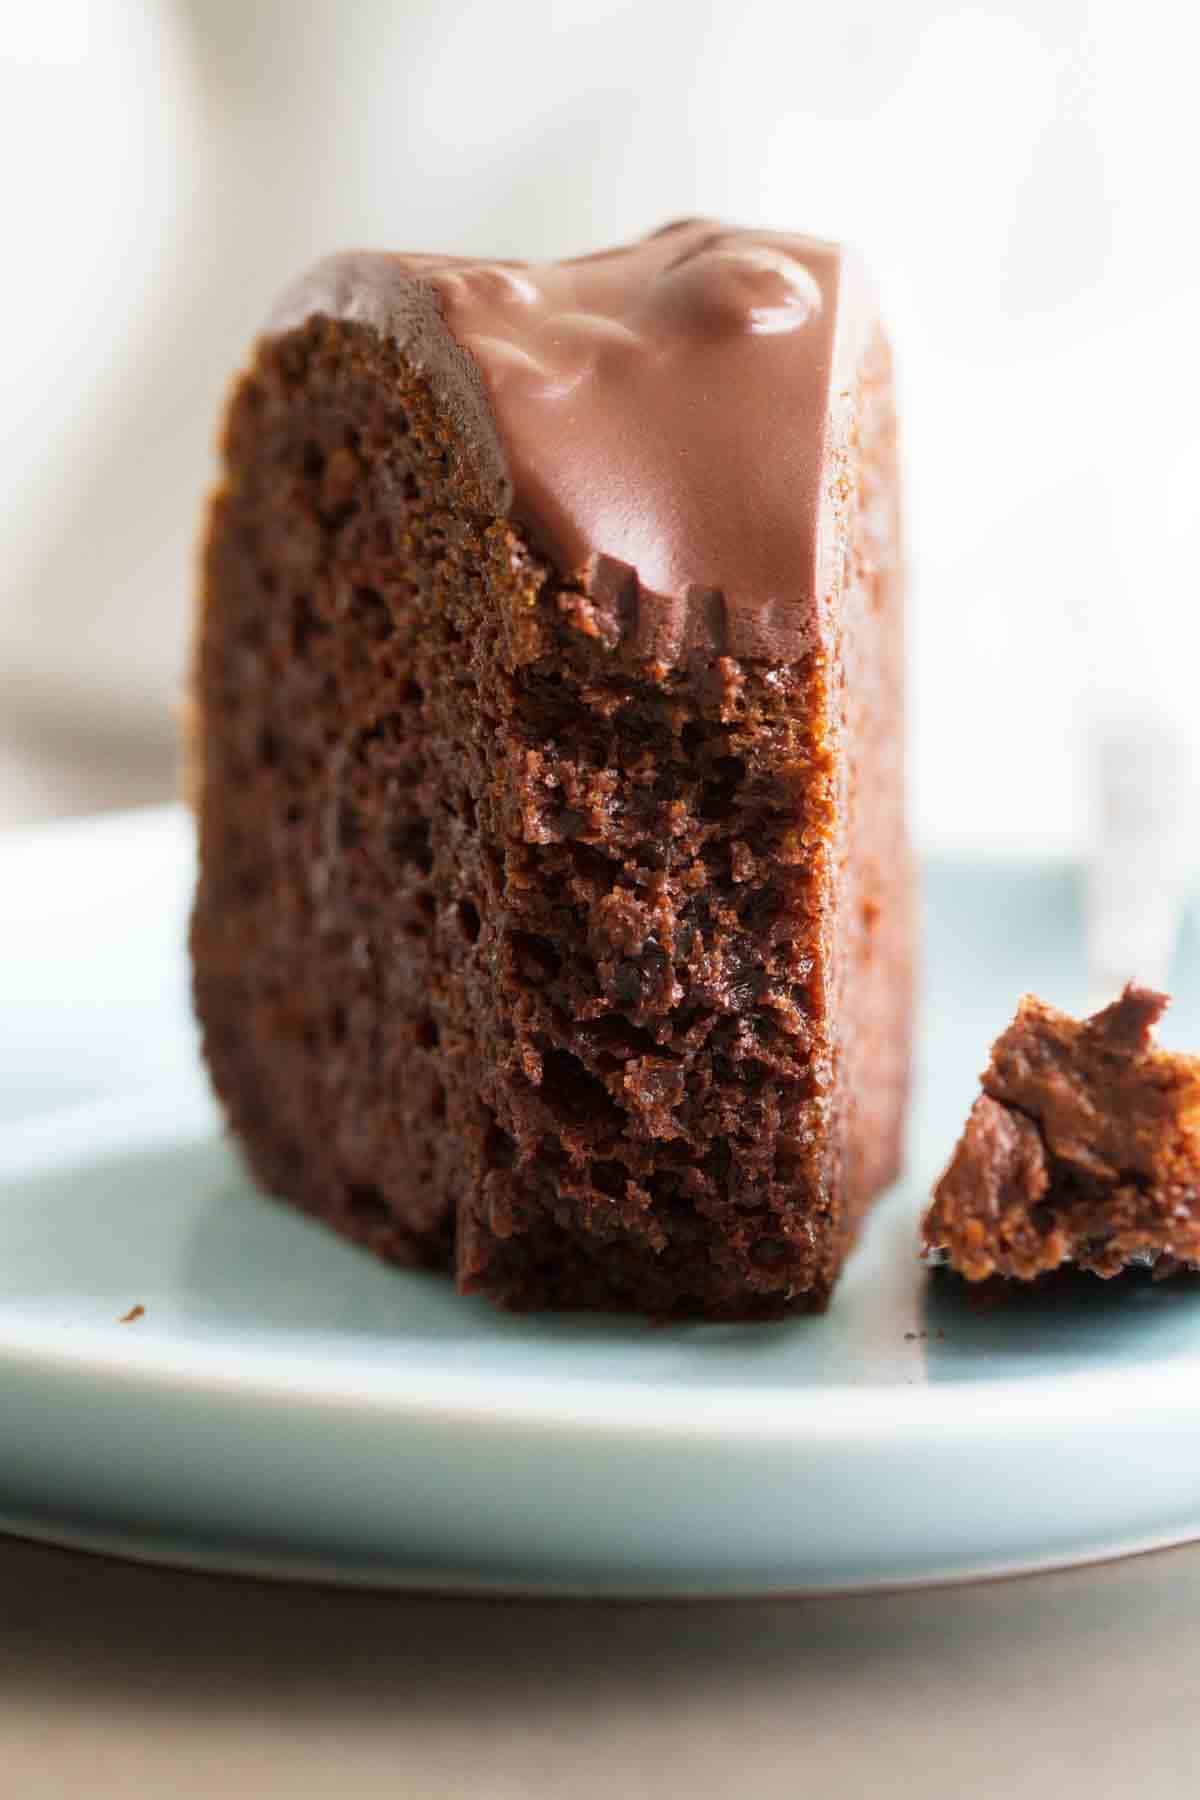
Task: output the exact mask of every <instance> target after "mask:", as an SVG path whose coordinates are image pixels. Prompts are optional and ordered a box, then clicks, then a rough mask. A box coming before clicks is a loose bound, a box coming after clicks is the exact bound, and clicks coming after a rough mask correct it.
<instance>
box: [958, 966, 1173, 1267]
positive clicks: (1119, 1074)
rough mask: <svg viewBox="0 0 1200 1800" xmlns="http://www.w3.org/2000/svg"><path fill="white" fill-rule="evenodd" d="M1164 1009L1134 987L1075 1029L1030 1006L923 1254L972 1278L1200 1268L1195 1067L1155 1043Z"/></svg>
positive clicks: (1033, 1002) (1008, 1039) (982, 1104)
mask: <svg viewBox="0 0 1200 1800" xmlns="http://www.w3.org/2000/svg"><path fill="white" fill-rule="evenodd" d="M1166 1004H1167V999H1166V996H1165V995H1164V994H1154V993H1151V992H1150V991H1149V990H1148V989H1146V988H1138V987H1132V986H1131V987H1127V988H1126V989H1125V992H1124V993H1123V994H1122V996H1121V998H1120V999H1119V1000H1116V1001H1114V1002H1113V1004H1112V1005H1111V1006H1107V1007H1105V1009H1104V1010H1103V1012H1098V1013H1096V1014H1094V1015H1093V1017H1092V1018H1090V1019H1084V1020H1083V1021H1082V1022H1080V1021H1078V1020H1076V1019H1071V1018H1069V1017H1068V1016H1067V1015H1066V1013H1060V1012H1056V1011H1055V1010H1054V1008H1053V1007H1052V1006H1047V1005H1046V1004H1045V1002H1044V1001H1041V1000H1038V999H1036V998H1035V997H1034V996H1033V995H1026V997H1025V998H1024V999H1023V1000H1022V1002H1021V1004H1020V1007H1019V1009H1018V1011H1017V1016H1016V1018H1015V1019H1014V1020H1013V1022H1012V1024H1011V1025H1010V1026H1009V1028H1008V1030H1007V1031H1006V1032H1005V1033H1004V1034H1003V1036H1002V1037H1000V1038H999V1039H998V1040H997V1042H996V1044H995V1045H994V1046H993V1049H992V1060H991V1062H990V1063H989V1065H988V1067H987V1069H986V1070H985V1071H984V1074H983V1078H982V1079H983V1093H982V1094H981V1095H980V1097H979V1099H978V1100H976V1102H975V1105H974V1107H973V1108H972V1110H971V1115H970V1117H969V1119H968V1120H967V1124H966V1129H965V1130H964V1132H963V1135H962V1137H961V1139H960V1140H959V1144H958V1148H957V1149H956V1150H955V1152H954V1157H953V1159H952V1161H951V1163H950V1166H949V1168H948V1169H947V1170H946V1173H945V1174H944V1175H943V1176H942V1179H941V1180H940V1181H939V1183H938V1185H937V1187H936V1188H935V1189H934V1196H933V1205H932V1206H931V1207H930V1209H929V1211H928V1213H927V1214H926V1217H925V1223H924V1238H925V1245H926V1248H927V1249H928V1250H930V1251H933V1252H937V1253H940V1254H941V1255H943V1256H944V1258H945V1259H946V1260H947V1261H949V1262H950V1263H951V1264H952V1266H953V1267H954V1268H956V1269H958V1270H959V1271H960V1272H961V1273H962V1274H963V1275H965V1276H966V1277H967V1279H968V1280H969V1281H983V1280H986V1279H987V1277H989V1276H991V1275H1004V1276H1010V1277H1015V1278H1016V1279H1018V1280H1021V1281H1032V1280H1033V1279H1034V1278H1035V1277H1036V1276H1038V1275H1041V1274H1044V1273H1045V1272H1046V1271H1047V1270H1049V1269H1056V1268H1057V1267H1058V1266H1059V1264H1060V1263H1065V1262H1071V1263H1076V1264H1078V1266H1079V1267H1080V1268H1083V1269H1091V1270H1093V1271H1094V1272H1095V1273H1096V1274H1097V1275H1104V1276H1109V1275H1115V1274H1117V1273H1118V1271H1119V1270H1121V1269H1123V1268H1125V1267H1126V1266H1127V1265H1128V1264H1129V1263H1131V1262H1142V1263H1144V1262H1152V1263H1154V1264H1155V1265H1156V1267H1157V1268H1158V1270H1159V1272H1160V1273H1168V1272H1169V1271H1170V1270H1172V1269H1174V1268H1176V1267H1178V1266H1179V1264H1181V1263H1193V1264H1194V1263H1200V1057H1195V1056H1179V1055H1176V1054H1174V1053H1172V1052H1170V1051H1167V1050H1161V1049H1159V1048H1158V1047H1157V1046H1156V1045H1155V1044H1154V1043H1153V1042H1152V1029H1153V1026H1154V1024H1155V1022H1156V1021H1157V1020H1158V1018H1159V1016H1160V1015H1161V1013H1162V1011H1163V1008H1164V1007H1165V1006H1166Z"/></svg>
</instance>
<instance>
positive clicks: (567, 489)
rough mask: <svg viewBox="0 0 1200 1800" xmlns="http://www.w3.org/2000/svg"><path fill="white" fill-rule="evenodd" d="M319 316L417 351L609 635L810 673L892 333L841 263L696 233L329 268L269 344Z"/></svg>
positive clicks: (493, 500) (480, 466)
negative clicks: (858, 452)
mask: <svg viewBox="0 0 1200 1800" xmlns="http://www.w3.org/2000/svg"><path fill="white" fill-rule="evenodd" d="M315 313H323V314H328V315H330V316H332V317H335V318H340V319H348V320H357V321H360V322H362V323H365V324H368V325H370V326H372V327H374V328H375V329H376V330H378V331H380V332H383V333H386V334H387V335H390V336H391V337H393V338H394V339H395V340H396V341H397V343H398V344H399V345H400V346H401V347H402V348H403V350H404V351H405V353H406V355H407V356H408V357H409V358H410V360H411V361H412V362H413V363H414V365H415V366H416V367H417V368H419V369H420V370H422V372H424V373H425V375H426V376H427V378H428V379H429V381H430V382H431V384H432V386H433V387H434V389H435V391H436V392H437V394H438V397H439V399H440V400H441V402H442V404H443V405H445V406H447V407H448V408H449V409H450V411H451V414H452V417H453V419H454V422H455V425H456V427H457V429H458V431H459V433H460V435H461V437H462V440H463V446H464V450H465V451H466V453H467V455H468V456H469V457H470V459H471V461H472V463H473V465H474V467H475V469H476V471H477V473H478V476H479V479H480V481H481V483H482V485H483V490H484V495H485V499H486V500H487V503H488V504H489V505H491V506H493V507H494V508H495V510H496V511H498V512H501V513H505V514H507V515H509V516H511V517H512V518H513V520H514V522H515V523H517V524H518V525H520V526H521V527H522V529H523V530H524V531H525V532H526V533H527V535H528V536H529V538H530V540H531V542H532V543H533V544H534V545H535V546H536V547H537V548H538V549H539V550H540V551H541V552H543V553H544V554H545V555H546V556H547V557H548V558H549V559H550V560H551V561H552V562H553V563H554V564H555V566H556V567H557V568H558V570H559V572H560V574H561V576H562V577H563V578H564V580H566V581H567V582H568V583H570V584H572V585H575V586H577V587H579V588H580V589H581V590H582V592H583V593H584V594H586V595H589V596H591V598H592V599H593V600H594V602H595V607H596V616H597V618H598V619H599V620H600V621H601V625H600V626H599V627H598V629H604V628H610V629H613V630H615V631H617V632H618V634H624V635H631V636H632V637H633V639H634V647H635V649H636V650H637V651H638V652H639V653H640V654H643V655H648V656H652V657H655V658H657V659H659V660H661V661H664V662H673V661H675V660H677V659H678V657H679V656H681V655H684V654H686V653H687V652H689V651H694V650H699V651H703V650H714V649H715V650H719V651H728V652H729V653H731V654H734V655H740V656H751V657H763V658H767V659H769V660H776V661H787V660H792V659H795V658H796V657H799V656H801V655H803V654H804V652H805V650H806V649H807V647H808V645H809V643H810V642H811V638H812V630H813V625H814V622H815V616H816V609H817V608H818V607H819V606H820V604H821V603H822V601H823V600H824V598H825V597H826V596H827V595H828V594H829V592H830V591H831V590H832V588H833V587H835V586H836V583H837V580H838V572H839V563H840V549H841V536H842V532H841V526H842V523H843V522H844V517H845V510H846V499H847V486H848V484H847V481H846V478H845V468H844V466H843V465H844V449H845V438H846V433H847V431H848V429H849V423H850V414H851V407H852V393H851V389H852V385H853V382H854V378H855V368H856V364H857V360H858V358H859V357H860V356H861V354H862V351H863V348H864V346H865V342H866V334H867V331H868V330H869V328H870V326H871V324H872V321H873V310H872V308H871V306H870V302H869V297H868V294H867V290H866V286H865V283H864V282H863V280H862V277H861V275H860V273H859V271H858V269H857V266H856V265H855V264H854V263H853V261H852V260H851V259H849V258H847V256H846V254H845V252H844V251H842V250H840V249H839V248H838V247H837V246H835V245H832V244H827V243H822V242H820V241H818V240H817V239H815V238H808V237H799V236H791V235H783V234H780V233H776V232H759V231H741V230H734V229H729V228H726V227H723V226H720V225H716V224H712V223H708V222H705V221H701V220H687V221H684V222H682V223H679V224H675V225H670V226H667V227H665V228H664V229H663V230H661V231H658V232H656V233H655V234H654V235H653V236H651V237H648V238H645V239H643V240H642V241H641V242H639V243H636V244H633V245H631V246H629V247H628V248H625V249H618V250H610V251H605V252H601V253H600V254H598V255H595V256H587V257H581V258H578V259H576V260H574V261H569V262H561V263H547V264H525V263H515V262H496V263H485V262H473V261H469V260H466V259H455V258H441V257H433V256H396V255H389V254H385V253H371V252H357V253H350V254H346V255H342V256H335V257H331V258H329V259H327V260H326V261H325V262H323V263H321V264H318V266H317V268H316V269H314V270H313V271H312V272H311V273H310V274H309V275H308V276H305V277H304V278H303V279H302V280H301V282H300V283H298V284H297V286H296V287H295V288H293V289H292V290H291V291H290V292H289V293H288V294H287V295H285V297H284V299H283V301H282V302H281V304H280V306H279V308H278V309H277V311H276V313H275V315H274V317H273V318H272V320H271V324H270V329H271V330H273V331H275V332H279V331H283V330H286V329H288V328H290V327H292V326H294V325H296V324H299V323H301V322H302V321H303V320H304V319H305V318H308V317H310V316H312V315H313V314H315Z"/></svg>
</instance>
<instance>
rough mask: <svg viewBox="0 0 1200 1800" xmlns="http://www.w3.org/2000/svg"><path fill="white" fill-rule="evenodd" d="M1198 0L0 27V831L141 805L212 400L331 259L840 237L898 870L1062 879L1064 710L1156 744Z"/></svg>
mask: <svg viewBox="0 0 1200 1800" xmlns="http://www.w3.org/2000/svg"><path fill="white" fill-rule="evenodd" d="M1196 48H1197V34H1196V28H1195V27H1194V26H1193V24H1192V22H1191V9H1184V8H1176V7H1174V6H1168V5H1166V4H1163V5H1161V6H1159V7H1156V6H1155V5H1153V4H1151V5H1139V6H1130V5H1128V4H1120V5H1118V4H1103V3H1097V4H1089V3H1087V0H1037V3H1036V4H1034V3H1029V4H1020V3H1014V4H1009V5H1000V4H994V3H988V0H985V3H982V4H973V5H963V4H955V3H953V0H895V3H894V4H889V5H884V4H881V0H837V4H836V5H831V4H830V3H829V0H819V3H818V0H779V3H770V0H711V3H707V4H706V3H705V0H510V3H509V4H507V5H504V6H500V5H497V4H495V0H390V3H388V4H385V3H383V0H355V3H354V4H344V3H339V0H303V3H291V0H42V3H41V4H40V5H39V6H37V7H19V6H7V7H4V8H3V9H0V167H2V168H3V171H4V173H3V176H2V177H0V180H2V181H3V185H4V196H5V204H4V212H3V217H4V241H5V255H4V259H3V260H4V263H5V265H6V268H7V279H5V281H4V282H3V289H2V295H3V297H2V299H0V327H2V330H0V370H2V377H3V394H4V406H3V430H2V434H0V459H2V475H3V486H4V493H5V505H4V508H3V516H2V518H0V538H2V554H0V823H10V822H13V823H15V822H18V821H21V820H26V819H33V818H38V817H43V816H49V815H51V814H55V813H63V812H77V811H86V810H89V809H93V808H97V807H105V806H114V805H122V804H132V803H135V802H139V801H143V800H149V799H154V798H158V797H162V796H167V795H169V794H170V793H171V792H172V791H173V787H174V783H175V749H174V730H175V727H174V715H175V711H176V707H177V703H178V697H179V694H180V690H181V684H182V681H183V675H184V669H185V666H186V656H187V641H188V630H189V608H190V602H191V596H192V587H193V557H194V545H195V537H196V529H197V519H198V514H199V506H200V500H201V496H202V494H203V492H204V490H205V488H206V485H207V484H208V482H209V481H210V479H211V475H212V440H213V432H214V424H215V419H216V415H217V412H218V408H219V406H220V403H221V399H222V394H223V391H224V389H225V386H226V383H227V381H228V378H229V375H230V373H231V372H232V370H233V369H234V367H235V366H236V365H237V363H238V362H239V360H240V359H241V358H242V356H243V355H244V353H245V350H246V347H247V345H248V343H249V340H250V338H251V337H252V335H253V333H254V331H255V329H256V326H257V325H258V323H259V322H260V321H261V319H262V317H263V315H264V313H265V311H266V309H267V307H268V306H269V304H270V302H271V300H272V297H273V295H274V294H275V292H276V290H278V289H279V288H280V287H281V286H282V285H283V283H284V282H285V281H286V280H287V278H288V277H289V276H290V275H291V274H292V273H293V272H295V270H296V269H297V268H298V267H299V266H301V265H303V264H304V263H306V262H307V261H309V260H310V259H312V258H313V257H315V256H317V255H318V254H320V253H322V252H324V251H326V250H328V249H330V248H332V247H335V246H339V245H351V244H364V245H378V246H386V247H392V248H404V249H422V250H438V249H442V250H454V251H470V252H476V253H481V254H489V253H496V254H501V255H524V256H529V257H539V256H550V255H557V254H566V253H572V252H579V251H584V250H588V249H593V248H596V247H599V246H601V245H603V244H605V243H607V242H610V241H615V240H618V239H621V238H624V237H627V236H630V235H633V234H636V233H640V232H642V231H644V230H646V229H648V228H651V227H653V226H655V225H657V224H659V223H661V222H663V221H664V220H666V219H668V218H670V217H672V216H674V215H678V214H685V213H694V212H706V213H713V214H718V215H724V216H726V217H728V218H730V219H733V220H736V221H738V222H744V223H761V224H765V225H773V226H776V227H781V228H798V229H802V230H805V231H811V232H815V233H818V234H822V235H827V236H836V237H844V238H848V239H850V240H852V241H854V242H855V243H857V244H858V245H859V246H860V248H861V249H862V250H863V251H864V252H865V254H866V256H867V259H868V261H869V262H870V264H871V265H872V267H873V269H874V271H875V273H876V276H877V278H878V282H879V286H880V288H881V291H882V294H883V297H884V303H885V309H886V313H887V316H888V318H889V319H890V322H891V325H892V329H893V333H894V337H895V340H896V344H897V349H898V354H899V358H900V377H901V388H902V402H903V407H904V426H905V437H906V443H907V459H908V470H909V491H908V511H909V533H910V549H911V561H912V571H913V614H912V629H911V657H912V711H911V720H910V729H911V737H912V750H913V762H912V767H913V790H914V810H915V819H916V825H917V832H918V836H919V838H920V840H921V842H922V843H923V844H924V845H925V846H926V847H928V848H935V849H946V848H951V849H956V850H973V849H976V848H980V847H988V848H991V849H994V850H997V851H1006V850H1011V851H1014V852H1017V851H1026V850H1035V851H1051V852H1056V853H1064V854H1066V853H1072V852H1074V851H1076V850H1078V849H1079V848H1081V847H1082V846H1083V844H1084V843H1085V841H1086V839H1087V835H1088V832H1089V829H1090V825H1089V818H1090V813H1089V804H1090V802H1089V794H1090V775H1089V770H1090V768H1091V766H1092V763H1091V761H1090V757H1091V746H1092V745H1093V743H1094V739H1095V734H1096V730H1097V721H1098V720H1099V721H1101V722H1102V721H1103V720H1104V719H1106V718H1109V717H1112V716H1118V715H1120V714H1121V713H1122V712H1126V713H1131V714H1132V715H1134V716H1136V717H1139V718H1140V717H1146V716H1153V717H1154V718H1155V719H1156V720H1157V721H1159V722H1160V723H1165V724H1166V725H1167V726H1168V727H1169V728H1170V729H1171V730H1172V731H1176V732H1178V733H1181V734H1183V735H1185V736H1187V737H1188V740H1189V741H1193V737H1194V735H1200V729H1198V728H1197V727H1196V726H1195V725H1194V723H1193V715H1194V714H1195V713H1196V712H1197V711H1198V710H1200V709H1198V708H1197V707H1196V705H1195V702H1194V699H1193V686H1194V675H1193V670H1194V667H1195V665H1196V660H1197V652H1198V651H1200V619H1198V615H1197V606H1196V598H1197V596H1196V591H1195V590H1196V583H1197V576H1196V560H1195V554H1194V544H1195V540H1196V529H1195V519H1196V494H1197V491H1198V488H1200V410H1198V408H1197V398H1198V397H1200V330H1198V329H1197V324H1196V321H1197V319H1200V240H1198V234H1197V227H1196V216H1195V201H1194V192H1193V190H1194V186H1195V176H1196V172H1197V168H1198V167H1200V156H1198V154H1197V152H1198V149H1200V137H1198V135H1197V125H1196V101H1195V94H1194V89H1195V51H1196Z"/></svg>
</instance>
